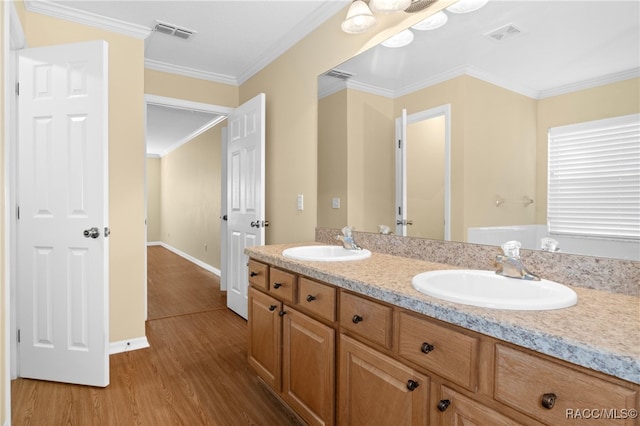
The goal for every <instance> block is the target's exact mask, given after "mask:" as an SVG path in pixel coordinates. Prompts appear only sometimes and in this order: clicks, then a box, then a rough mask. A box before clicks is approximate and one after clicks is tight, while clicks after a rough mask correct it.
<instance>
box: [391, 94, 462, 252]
mask: <svg viewBox="0 0 640 426" xmlns="http://www.w3.org/2000/svg"><path fill="white" fill-rule="evenodd" d="M404 114H405V110H403V116H404ZM441 116H444V121H445V124H444V125H445V131H444V221H445V224H444V241H450V240H451V104H444V105H439V106H437V107H433V108H429V109H426V110H423V111H419V112H415V113H413V114H409V115H407V116H406V119H404V117H399V118H396V140H399V139H401V140H403V141H405V140H406V135H405V132H406V125H405V126H403V125H402V124H403V123H402V122H403V121H406V124H411V123H417V122H420V121H423V120H428V119H430V118H436V117H441ZM395 143H396V141H395V140H394V144H395ZM403 146H405V143H403ZM405 149H406V147H405ZM396 153H397V154H396V175H395V176H396V198H395V201H396V204H398V205H401V206H402V217H399V216H398V215H397V213H396V218H397V219H400V220H402V219H406V218H407V217H406V214H407V205H406V196H405V195H404V192H405V191H404V190H403V187H402V186H401V185H400V184H399V182H398V181H400V182H401V184H402V185H405V182H406V176H405V173H406V162H405V160H406V159H405V158H404V156H403V155H402V154H400V153H399V152H398V150H397V148H396ZM399 168H400V170H399ZM396 207H398V206H396ZM403 231H404V232H406V227H405V228H404V230H403ZM396 232H397V231H396ZM398 235H400V233H398ZM403 235H406V234H403Z"/></svg>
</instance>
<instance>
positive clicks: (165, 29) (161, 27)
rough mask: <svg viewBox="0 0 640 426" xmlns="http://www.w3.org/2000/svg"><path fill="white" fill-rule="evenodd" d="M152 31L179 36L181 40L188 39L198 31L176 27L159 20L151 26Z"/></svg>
mask: <svg viewBox="0 0 640 426" xmlns="http://www.w3.org/2000/svg"><path fill="white" fill-rule="evenodd" d="M153 31H155V32H158V33H162V34H166V35H170V36H173V37H177V38H181V39H183V40H189V39H190V38H191V37H193V36H194V35H196V34H197V33H198V32H197V31H194V30H189V29H186V28H182V27H178V26H177V25H173V24H167V23H166V22H160V21H156V24H155V26H154V27H153Z"/></svg>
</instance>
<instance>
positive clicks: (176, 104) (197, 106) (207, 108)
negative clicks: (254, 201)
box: [144, 94, 233, 319]
mask: <svg viewBox="0 0 640 426" xmlns="http://www.w3.org/2000/svg"><path fill="white" fill-rule="evenodd" d="M144 103H145V126H144V131H145V137H144V147H145V153H146V152H147V123H146V121H147V106H148V105H159V106H165V107H173V108H180V109H184V110H189V111H196V112H206V113H212V114H217V115H220V116H221V118H220V119H218V120H215V121H212V122H210V123H208V124H207V125H205V126H203V127H201V128H200V129H198V130H197V131H196V132H194V133H192V134H191V135H190V139H189V140H191V139H193V138H195V137H196V136H198V135H200V134H201V133H204V132H205V131H207V130H209V129H211V128H212V127H215V126H217V125H218V124H220V123H222V122H223V121H224V120H226V119H227V117H228V116H229V114H230V113H231V111H233V108H231V107H226V106H222V105H214V104H207V103H202V102H195V101H189V100H186V99H179V98H170V97H166V96H160V95H152V94H145V95H144ZM222 145H223V146H222V152H223V153H224V150H225V149H226V139H225V138H224V133H223V138H222ZM223 163H224V161H223ZM221 167H222V175H221V177H222V179H221V182H220V184H221V185H222V188H221V197H222V200H223V203H224V202H225V200H226V176H225V173H224V171H225V167H226V166H225V165H221ZM147 189H148V188H147V157H146V154H145V162H144V216H145V221H146V220H147ZM223 211H224V205H221V214H220V215H221V216H222V215H223V214H224V213H222V212H223ZM221 226H222V228H223V229H221V230H220V236H221V237H222V236H223V232H226V222H225V221H224V220H223V221H221ZM144 240H145V243H146V242H147V226H146V222H145V228H144ZM220 243H221V244H223V241H221V242H220ZM223 254H224V247H223V248H222V250H221V256H222V255H223ZM144 261H145V263H144V265H145V266H144V283H145V284H144V303H145V307H144V311H145V319H146V318H147V317H148V306H147V252H146V250H145V253H144ZM221 265H222V260H221ZM226 289H227V288H226V283H224V286H223V282H222V277H220V290H222V291H224V290H226Z"/></svg>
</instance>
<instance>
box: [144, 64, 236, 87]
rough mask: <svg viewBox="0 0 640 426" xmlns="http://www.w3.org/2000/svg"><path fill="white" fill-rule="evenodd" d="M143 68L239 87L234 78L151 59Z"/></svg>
mask: <svg viewBox="0 0 640 426" xmlns="http://www.w3.org/2000/svg"><path fill="white" fill-rule="evenodd" d="M144 67H145V68H147V69H150V70H155V71H162V72H168V73H171V74H178V75H182V76H185V77H192V78H198V79H200V80H208V81H213V82H215V83H223V84H229V85H232V86H239V85H240V84H239V83H238V80H237V79H236V78H235V77H232V76H230V75H224V74H217V73H213V72H208V71H202V70H199V69H195V68H189V67H183V66H180V65H174V64H169V63H166V62H161V61H155V60H153V59H145V60H144Z"/></svg>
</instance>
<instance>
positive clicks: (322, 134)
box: [318, 90, 349, 228]
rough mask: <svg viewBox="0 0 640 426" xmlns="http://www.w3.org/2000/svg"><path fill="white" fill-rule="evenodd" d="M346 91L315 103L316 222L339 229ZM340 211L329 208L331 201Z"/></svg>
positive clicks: (343, 213)
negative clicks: (316, 141) (336, 202)
mask: <svg viewBox="0 0 640 426" xmlns="http://www.w3.org/2000/svg"><path fill="white" fill-rule="evenodd" d="M347 125H348V123H347V91H346V90H341V91H339V92H336V93H333V94H331V95H329V96H326V97H324V98H323V99H321V100H319V101H318V223H319V224H323V226H326V227H329V228H342V227H343V226H345V224H346V223H348V219H347V217H348V216H347V212H348V211H349V198H348V191H347V180H348V173H347V165H348V160H347ZM333 198H339V199H340V208H339V209H334V208H332V207H331V206H332V204H331V203H332V199H333Z"/></svg>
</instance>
